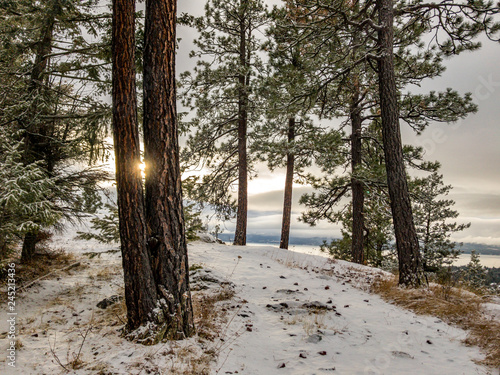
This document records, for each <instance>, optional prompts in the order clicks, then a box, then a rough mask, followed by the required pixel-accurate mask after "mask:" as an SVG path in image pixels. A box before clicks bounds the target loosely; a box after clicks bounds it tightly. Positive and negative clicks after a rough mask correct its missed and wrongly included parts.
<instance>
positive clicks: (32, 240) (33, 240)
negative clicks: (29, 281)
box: [21, 231, 38, 263]
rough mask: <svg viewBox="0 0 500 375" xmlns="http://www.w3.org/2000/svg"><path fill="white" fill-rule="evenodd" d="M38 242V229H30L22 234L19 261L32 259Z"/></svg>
mask: <svg viewBox="0 0 500 375" xmlns="http://www.w3.org/2000/svg"><path fill="white" fill-rule="evenodd" d="M37 243H38V231H31V232H28V233H26V234H25V235H24V240H23V248H22V250H21V263H29V262H31V260H32V259H33V256H34V255H35V250H36V244H37Z"/></svg>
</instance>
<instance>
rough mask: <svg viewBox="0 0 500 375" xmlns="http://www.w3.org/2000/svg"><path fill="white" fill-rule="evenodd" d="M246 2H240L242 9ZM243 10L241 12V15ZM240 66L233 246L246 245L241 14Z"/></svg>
mask: <svg viewBox="0 0 500 375" xmlns="http://www.w3.org/2000/svg"><path fill="white" fill-rule="evenodd" d="M247 1H248V0H241V6H242V8H244V5H245V4H246V2H247ZM243 12H244V10H243V11H242V13H243ZM240 17H241V19H240V30H239V31H240V66H239V68H240V69H241V71H240V73H239V75H238V85H239V87H238V96H239V98H238V211H237V213H236V229H235V233H234V245H240V246H243V245H246V243H247V211H248V197H247V189H248V171H247V106H248V92H247V87H246V84H247V79H246V78H247V73H246V70H247V65H248V62H247V45H246V24H245V19H244V16H243V14H240Z"/></svg>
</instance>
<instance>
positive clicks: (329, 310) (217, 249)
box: [0, 237, 496, 375]
mask: <svg viewBox="0 0 500 375" xmlns="http://www.w3.org/2000/svg"><path fill="white" fill-rule="evenodd" d="M57 243H58V245H59V246H62V247H65V248H66V250H67V251H72V252H75V253H78V254H80V255H79V257H80V258H79V259H81V262H82V266H80V267H78V268H75V269H73V270H70V271H68V272H63V273H61V274H60V275H58V277H59V278H52V279H48V280H43V281H41V282H40V283H38V284H37V285H35V286H34V287H32V288H30V289H29V290H28V291H27V292H25V293H23V294H22V295H20V296H19V297H18V306H19V314H20V318H21V322H20V326H19V329H20V335H19V337H20V340H21V342H22V345H23V346H22V348H20V349H19V350H18V358H17V367H16V368H15V369H12V368H10V367H8V366H7V363H6V362H5V361H4V360H5V355H2V356H0V361H2V362H0V373H2V374H23V375H24V374H26V375H28V374H59V373H65V371H64V369H63V368H62V366H61V365H60V364H58V363H57V359H59V361H60V362H61V363H62V364H63V365H66V367H68V366H67V364H68V363H69V362H70V361H71V359H72V358H75V357H76V356H77V353H78V352H79V350H80V347H81V354H80V357H79V358H80V359H81V360H82V361H83V366H82V368H80V369H77V370H71V371H72V373H76V374H99V373H101V374H108V373H111V374H146V373H151V374H172V373H174V369H177V370H178V369H179V368H182V366H188V365H189V363H187V362H189V360H187V359H186V358H184V357H182V358H181V357H180V353H181V352H182V353H191V354H190V356H191V358H195V357H196V356H198V355H201V354H200V353H201V351H202V348H201V347H200V345H199V344H198V342H197V340H196V338H191V339H189V340H186V341H184V342H176V343H164V344H159V345H156V346H154V347H144V346H140V345H135V344H133V343H130V342H128V341H126V340H125V339H123V338H121V337H119V329H120V328H121V327H120V325H117V326H109V324H110V322H113V321H114V322H115V323H116V319H115V318H114V317H110V316H109V312H107V311H106V310H101V309H99V308H96V304H97V302H99V301H100V300H102V299H103V298H105V297H109V296H111V295H113V294H120V293H122V290H123V289H122V288H123V286H122V285H123V281H122V274H121V257H120V255H119V253H103V254H102V255H101V256H99V257H93V258H89V257H88V256H81V253H83V252H85V251H97V252H101V251H106V250H108V249H110V246H102V245H99V246H97V245H95V244H92V243H88V242H84V241H74V240H69V239H68V237H65V238H59V240H58V242H57ZM82 248H84V249H83V250H82ZM115 248H116V246H115ZM189 256H190V264H191V265H193V264H196V265H201V266H202V267H203V270H204V271H203V272H207V271H209V273H212V274H214V275H220V277H222V278H224V279H226V280H227V281H231V282H232V283H234V288H235V291H236V295H235V298H234V300H233V301H229V302H227V309H226V310H227V316H226V323H224V326H223V330H222V332H221V337H220V338H219V339H218V341H217V342H216V343H214V347H216V349H217V352H218V354H219V355H218V362H217V363H213V364H212V367H211V373H212V374H249V375H250V374H258V375H271V374H304V375H312V374H347V375H350V374H353V375H354V374H391V375H392V374H422V375H423V374H436V375H438V374H439V375H446V374H450V375H451V374H453V375H459V374H465V375H472V374H488V373H491V374H496V372H494V371H492V370H488V369H487V368H485V367H482V366H479V365H476V364H475V363H474V360H480V359H481V358H482V356H481V354H480V352H479V350H478V349H477V348H473V347H466V346H464V345H463V344H462V343H461V340H462V339H463V338H464V337H465V332H464V331H462V330H459V329H456V328H453V327H450V326H448V325H446V324H444V323H442V322H440V321H439V320H438V319H437V318H433V317H422V316H416V315H414V314H413V313H411V312H408V311H405V310H402V309H400V308H398V307H395V306H393V305H391V304H388V303H386V302H384V301H383V300H382V299H381V298H379V297H378V296H376V295H374V294H370V293H368V292H366V291H365V290H367V289H368V285H369V282H370V280H372V279H373V278H375V277H380V275H381V274H382V272H381V271H377V270H373V269H371V268H368V267H363V266H359V265H353V264H350V263H347V262H342V261H337V262H330V261H329V260H328V259H327V258H324V257H320V256H313V255H305V254H299V253H293V252H290V251H285V250H280V249H277V248H274V247H236V246H226V245H219V244H209V243H201V242H196V243H193V244H190V245H189ZM377 275H378V276H377ZM106 314H108V315H106ZM89 327H91V329H90V330H89V329H88V328H89ZM6 330H7V323H6V319H2V320H1V321H0V332H5V331H6ZM85 335H86V336H85ZM84 336H85V342H84V343H83V345H82V341H83V337H84ZM2 337H3V336H2ZM6 341H7V340H5V339H2V342H1V344H0V352H1V353H5V352H6V350H7V342H6ZM51 347H52V351H53V352H54V354H55V355H54V354H53V353H51ZM56 357H57V359H56ZM183 358H184V359H183Z"/></svg>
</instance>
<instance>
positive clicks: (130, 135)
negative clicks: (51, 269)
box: [112, 0, 157, 330]
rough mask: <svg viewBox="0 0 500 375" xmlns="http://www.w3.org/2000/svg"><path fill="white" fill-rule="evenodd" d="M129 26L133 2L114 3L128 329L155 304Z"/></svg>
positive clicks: (119, 180) (132, 39) (115, 107)
mask: <svg viewBox="0 0 500 375" xmlns="http://www.w3.org/2000/svg"><path fill="white" fill-rule="evenodd" d="M134 23H135V0H113V25H112V48H113V52H112V55H113V58H112V59H113V137H114V144H115V159H116V160H115V162H116V183H117V193H118V213H119V222H120V224H119V228H120V241H121V252H122V263H123V270H124V280H125V303H126V305H127V329H128V330H134V329H136V328H138V327H139V326H141V325H142V324H143V323H146V322H147V321H148V320H149V318H150V313H151V312H152V311H153V309H154V308H155V307H156V301H157V294H156V288H155V283H154V279H153V272H152V269H151V264H150V261H149V254H148V250H147V247H146V222H145V218H144V197H143V191H142V177H141V171H140V168H139V165H140V162H141V160H140V150H139V131H138V123H137V99H136V87H135V59H134V51H135V36H134V31H135V26H134Z"/></svg>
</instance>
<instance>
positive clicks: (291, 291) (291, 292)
mask: <svg viewBox="0 0 500 375" xmlns="http://www.w3.org/2000/svg"><path fill="white" fill-rule="evenodd" d="M276 293H283V294H294V293H296V294H304V293H302V292H299V291H298V290H291V289H278V290H277V291H276Z"/></svg>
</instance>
